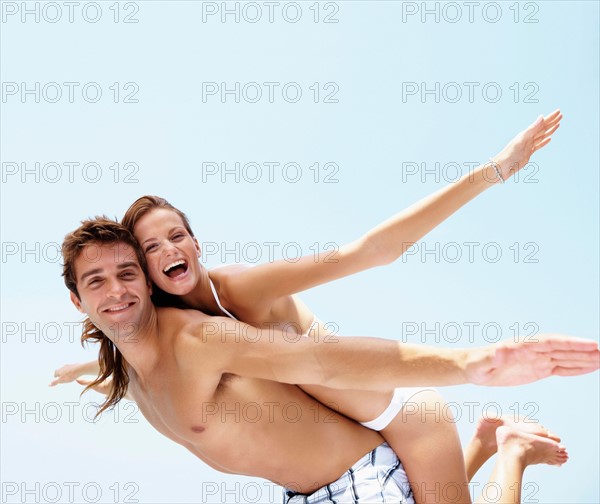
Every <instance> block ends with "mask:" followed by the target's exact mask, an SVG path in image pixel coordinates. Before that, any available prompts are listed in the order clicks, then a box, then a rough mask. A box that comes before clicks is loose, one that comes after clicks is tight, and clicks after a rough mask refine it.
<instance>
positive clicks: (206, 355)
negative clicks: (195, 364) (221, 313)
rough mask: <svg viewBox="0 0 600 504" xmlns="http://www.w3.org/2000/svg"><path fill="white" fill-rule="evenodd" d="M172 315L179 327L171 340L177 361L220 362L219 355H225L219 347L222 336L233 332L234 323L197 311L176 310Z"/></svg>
mask: <svg viewBox="0 0 600 504" xmlns="http://www.w3.org/2000/svg"><path fill="white" fill-rule="evenodd" d="M168 310H177V309H176V308H168ZM181 312H183V313H181ZM167 315H169V314H167ZM173 315H174V316H175V317H176V318H177V319H178V326H179V327H178V328H177V331H176V334H175V335H174V339H173V349H174V351H175V356H176V357H177V358H178V359H188V358H189V357H193V358H194V359H197V358H201V359H202V360H203V361H207V360H211V361H213V362H214V363H215V364H216V363H217V362H218V361H220V358H219V354H224V353H226V350H225V349H224V348H223V347H222V346H221V345H220V344H221V343H222V342H224V341H225V340H224V338H223V335H226V334H228V333H231V332H232V331H235V329H236V327H237V322H236V321H234V320H231V319H229V318H227V317H213V316H210V315H206V314H204V313H202V312H200V311H198V310H177V312H176V313H174V314H173Z"/></svg>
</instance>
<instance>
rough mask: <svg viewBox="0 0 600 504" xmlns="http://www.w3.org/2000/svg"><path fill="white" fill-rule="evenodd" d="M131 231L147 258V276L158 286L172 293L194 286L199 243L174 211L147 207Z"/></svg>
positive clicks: (196, 278) (198, 268) (186, 292)
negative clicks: (147, 210)
mask: <svg viewBox="0 0 600 504" xmlns="http://www.w3.org/2000/svg"><path fill="white" fill-rule="evenodd" d="M133 234H134V236H135V237H136V239H137V241H138V242H139V244H140V246H141V247H142V250H143V251H144V255H145V256H146V260H147V261H148V273H149V274H150V278H151V279H152V281H153V282H154V283H155V284H156V285H157V286H158V287H159V288H161V289H162V290H164V291H165V292H168V293H169V294H174V295H176V296H184V295H185V294H189V293H190V292H191V291H192V290H193V289H194V287H195V286H196V284H197V283H198V280H199V279H200V267H199V264H198V257H200V246H199V245H198V241H197V240H196V238H193V237H192V236H190V234H189V233H188V232H187V230H186V229H185V226H184V225H183V221H182V220H181V217H180V216H179V215H177V213H175V212H174V211H173V210H169V209H167V208H156V209H154V210H151V211H149V212H148V213H147V214H146V215H144V216H143V217H142V218H141V219H140V220H139V221H138V222H137V223H136V225H135V227H134V229H133Z"/></svg>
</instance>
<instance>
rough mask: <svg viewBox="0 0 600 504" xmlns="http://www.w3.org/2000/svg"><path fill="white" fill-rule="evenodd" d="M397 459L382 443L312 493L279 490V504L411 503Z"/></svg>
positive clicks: (402, 469) (400, 465)
mask: <svg viewBox="0 0 600 504" xmlns="http://www.w3.org/2000/svg"><path fill="white" fill-rule="evenodd" d="M414 502H415V501H414V499H413V496H412V491H411V489H410V485H409V483H408V478H407V477H406V473H405V472H404V468H403V467H402V464H401V463H400V460H399V459H398V457H397V456H396V454H395V453H394V451H393V450H392V449H391V448H390V447H389V445H388V444H387V443H383V444H381V445H379V446H378V447H377V448H375V449H374V450H373V451H372V452H370V453H367V454H366V455H365V456H364V457H362V458H361V459H360V460H359V461H358V462H356V464H354V465H353V466H352V467H351V468H350V469H348V470H347V471H346V472H345V473H344V474H342V476H341V477H340V478H339V479H337V480H336V481H334V482H333V483H330V484H329V485H326V486H324V487H322V488H319V489H318V490H316V491H315V492H313V493H312V494H309V495H307V494H301V493H298V492H294V491H293V490H288V489H285V488H284V489H283V504H379V503H388V504H392V503H393V504H414Z"/></svg>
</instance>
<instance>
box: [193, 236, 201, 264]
mask: <svg viewBox="0 0 600 504" xmlns="http://www.w3.org/2000/svg"><path fill="white" fill-rule="evenodd" d="M194 246H195V247H196V255H197V256H198V259H200V257H202V249H201V248H200V244H199V243H198V239H197V238H196V237H195V236H194Z"/></svg>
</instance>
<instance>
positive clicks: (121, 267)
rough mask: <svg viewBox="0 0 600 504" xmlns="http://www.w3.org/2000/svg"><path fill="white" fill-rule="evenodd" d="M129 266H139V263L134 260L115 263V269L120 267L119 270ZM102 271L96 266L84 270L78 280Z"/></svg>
mask: <svg viewBox="0 0 600 504" xmlns="http://www.w3.org/2000/svg"><path fill="white" fill-rule="evenodd" d="M130 267H134V268H140V265H139V264H138V263H137V262H136V261H127V262H124V263H121V264H119V265H117V269H120V270H123V269H125V268H130ZM102 271H103V270H102V268H96V269H93V270H90V271H86V272H85V273H84V274H83V275H81V278H80V279H79V280H80V281H83V280H85V279H86V278H87V277H90V276H93V275H97V274H99V273H102Z"/></svg>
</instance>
